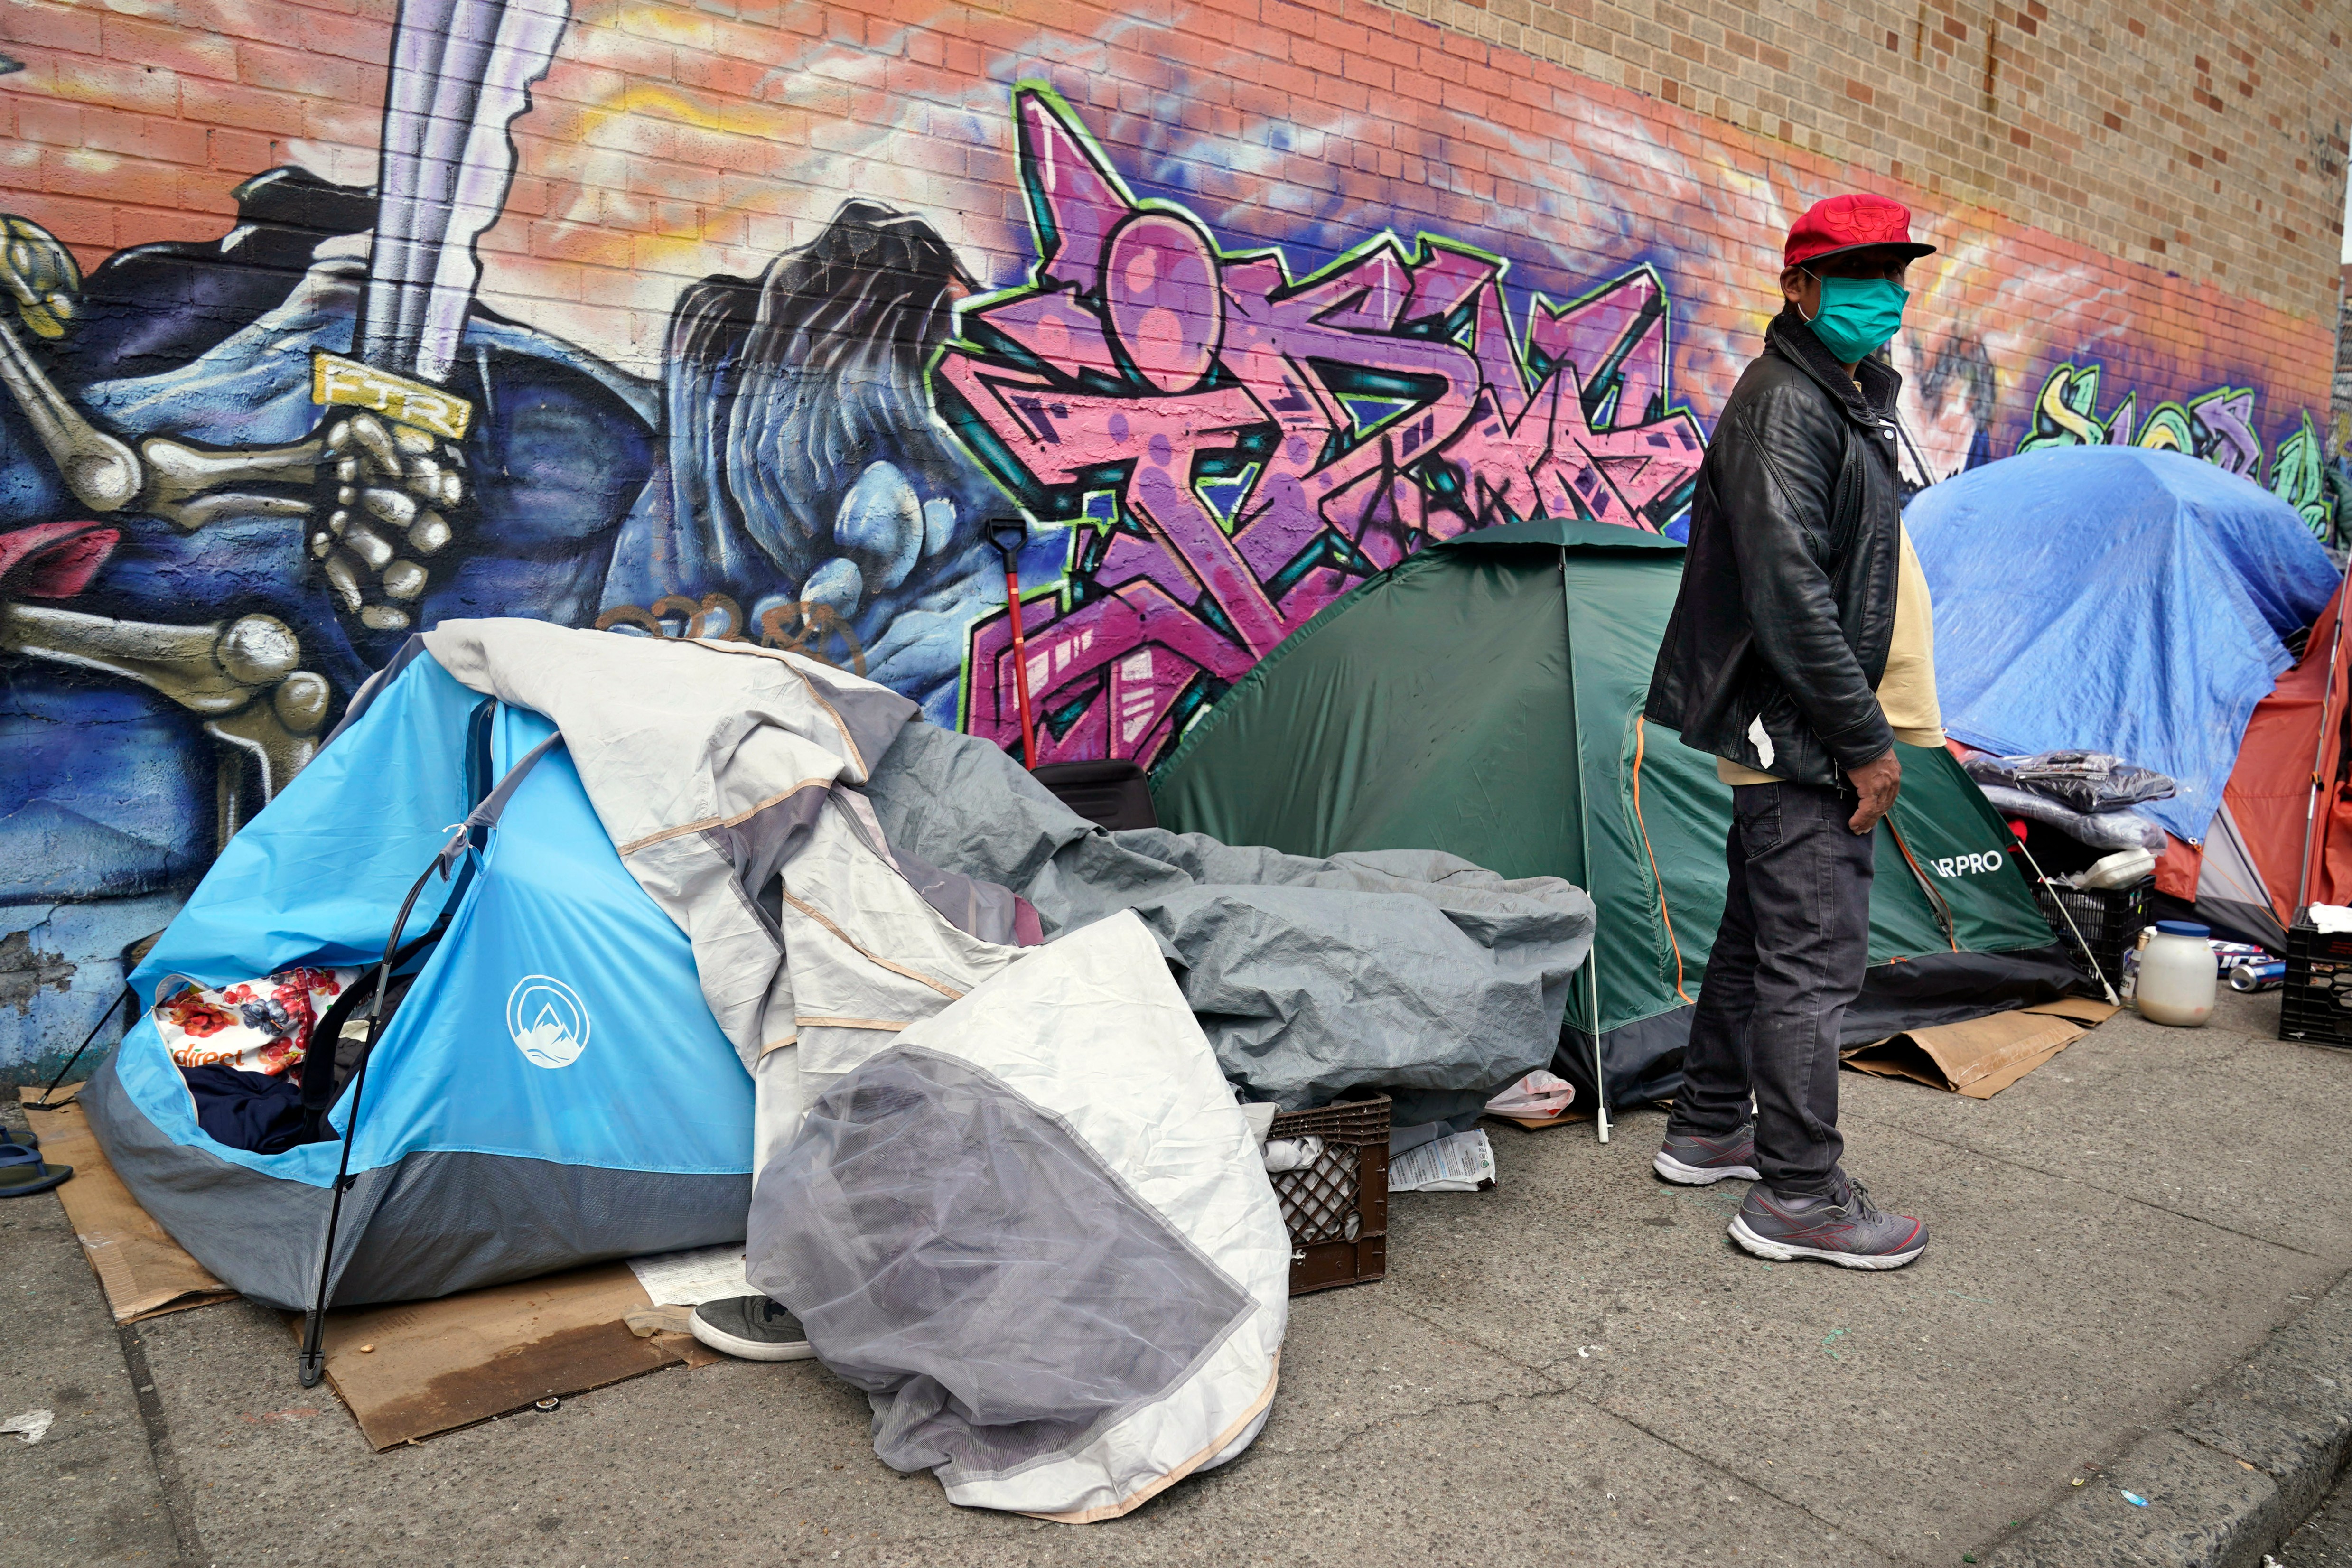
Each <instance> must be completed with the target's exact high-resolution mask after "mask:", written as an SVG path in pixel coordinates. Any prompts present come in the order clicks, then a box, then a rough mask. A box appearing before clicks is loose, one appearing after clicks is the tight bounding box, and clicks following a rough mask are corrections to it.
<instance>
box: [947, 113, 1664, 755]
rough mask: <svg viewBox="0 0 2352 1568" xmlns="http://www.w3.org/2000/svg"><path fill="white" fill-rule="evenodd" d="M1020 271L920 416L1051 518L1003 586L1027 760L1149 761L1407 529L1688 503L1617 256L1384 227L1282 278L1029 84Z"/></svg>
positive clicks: (1652, 280) (1008, 716) (1643, 283)
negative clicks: (1516, 279)
mask: <svg viewBox="0 0 2352 1568" xmlns="http://www.w3.org/2000/svg"><path fill="white" fill-rule="evenodd" d="M1014 115H1015V118H1016V121H1017V129H1018V137H1019V153H1020V169H1021V176H1022V183H1023V184H1024V188H1025V190H1026V193H1027V196H1028V201H1029V207H1030V213H1031V221H1032V224H1033V226H1034V235H1035V246H1036V262H1035V265H1034V268H1033V269H1032V274H1031V281H1030V282H1029V283H1028V284H1027V285H1025V286H1024V287H1021V288H1018V289H1012V290H1009V291H1007V292H1004V293H1001V294H997V295H994V296H991V297H989V298H987V299H984V300H976V301H974V302H972V303H971V304H970V305H968V306H967V307H966V308H965V310H963V312H962V314H961V335H960V337H959V340H958V341H957V342H955V343H953V344H951V345H950V347H949V348H948V349H947V351H946V352H945V353H943V354H942V355H941V356H940V359H939V361H938V363H937V364H936V366H935V367H934V369H933V371H932V387H933V392H934V395H935V396H936V397H937V399H938V403H939V406H940V413H941V415H942V416H944V417H945V418H946V419H947V420H948V422H949V423H950V425H951V426H953V427H954V428H955V429H956V431H957V433H958V434H959V435H960V436H961V437H962V438H963V440H964V443H965V444H966V445H967V446H968V447H971V450H972V452H973V453H974V455H975V456H977V457H978V458H980V459H981V460H982V462H983V463H985V464H986V465H987V466H988V467H989V468H990V469H991V470H992V472H993V473H994V474H995V476H996V477H997V479H999V481H1000V482H1002V483H1003V485H1004V486H1005V487H1006V489H1009V490H1010V491H1011V492H1012V493H1013V496H1014V497H1015V498H1017V499H1018V500H1019V501H1020V503H1021V504H1022V505H1023V506H1024V508H1025V509H1027V510H1029V511H1030V512H1031V513H1032V514H1033V515H1034V516H1036V517H1039V518H1042V519H1049V520H1054V521H1066V522H1068V523H1071V524H1073V525H1075V526H1074V527H1073V529H1072V544H1071V552H1070V559H1069V565H1068V571H1067V574H1066V580H1065V582H1064V584H1063V585H1062V586H1061V587H1060V588H1059V589H1058V590H1056V591H1055V592H1054V593H1053V594H1052V595H1041V596H1040V597H1039V599H1038V601H1037V603H1035V604H1034V605H1031V604H1029V603H1028V601H1027V600H1026V598H1025V597H1024V618H1025V621H1026V624H1027V626H1028V627H1029V628H1030V629H1029V630H1028V635H1027V639H1026V640H1027V645H1028V652H1029V667H1030V685H1031V688H1032V690H1033V692H1034V695H1035V698H1036V701H1037V708H1038V712H1039V714H1040V715H1041V720H1042V723H1043V729H1042V730H1041V732H1040V734H1039V737H1038V744H1039V751H1040V753H1041V755H1040V760H1041V761H1048V760H1053V759H1055V758H1094V757H1105V756H1108V757H1126V758H1134V759H1137V760H1139V761H1141V762H1143V763H1150V762H1151V761H1153V760H1154V759H1156V758H1157V757H1159V756H1160V754H1161V753H1162V752H1164V751H1165V750H1166V749H1167V748H1168V747H1169V745H1170V744H1171V742H1173V741H1174V739H1175V738H1176V736H1177V735H1178V734H1179V733H1180V732H1181V731H1182V729H1183V727H1184V725H1185V723H1186V722H1187V721H1189V720H1190V719H1191V718H1192V715H1194V714H1195V713H1197V712H1198V711H1200V710H1202V708H1204V707H1205V706H1206V705H1207V704H1208V703H1210V702H1213V700H1215V699H1216V697H1217V696H1218V694H1219V693H1221V692H1222V691H1223V690H1224V689H1226V688H1227V687H1229V686H1230V685H1231V684H1232V683H1233V682H1234V680H1235V679H1239V678H1240V676H1241V675H1242V674H1243V673H1244V671H1246V670H1247V669H1248V668H1250V666H1252V665H1253V664H1255V663H1256V662H1257V660H1258V659H1259V658H1263V657H1265V654H1267V653H1268V652H1270V651H1272V649H1273V648H1274V647H1275V645H1276V643H1278V642H1280V641H1281V640H1282V638H1283V637H1285V636H1286V635H1288V634H1289V633H1290V632H1292V631H1294V630H1296V629H1297V627H1298V626H1302V625H1304V624H1305V623H1306V621H1307V619H1308V618H1309V617H1310V616H1313V615H1314V614H1315V612H1316V611H1318V610H1319V609H1321V608H1322V607H1323V606H1324V605H1328V604H1329V603H1330V602H1331V601H1332V600H1333V599H1335V598H1337V597H1339V595H1341V594H1343V593H1345V592H1347V591H1348V590H1349V588H1350V587H1351V586H1353V585H1354V584H1356V583H1358V582H1360V581H1361V580H1362V579H1363V578H1365V577H1368V576H1370V574H1373V573H1375V572H1379V571H1381V570H1383V569H1385V568H1387V567H1389V566H1392V565H1394V564H1395V563H1397V562H1399V561H1401V560H1402V559H1403V558H1404V557H1405V556H1406V555H1408V554H1410V553H1412V552H1413V551H1415V550H1417V549H1419V548H1421V547H1422V546H1423V545H1424V544H1426V543H1429V542H1433V541H1437V540H1443V539H1449V538H1452V537H1454V535H1456V534H1459V533H1462V532H1464V531H1466V530H1469V529H1473V528H1481V527H1486V526H1488V525H1491V524H1495V523H1500V522H1506V521H1512V520H1514V519H1524V518H1530V517H1537V516H1549V517H1574V518H1585V519H1591V520H1593V521H1601V522H1608V523H1616V524H1621V525H1622V526H1625V527H1629V528H1641V529H1647V530H1651V531H1658V530H1662V529H1666V528H1669V527H1671V526H1672V525H1674V524H1675V522H1676V521H1677V520H1678V519H1679V517H1680V515H1681V514H1682V512H1683V511H1684V510H1685V508H1686V507H1687V505H1688V498H1689V493H1690V489H1691V485H1692V482H1693V479H1694V476H1695V475H1696V472H1697V470H1698V466H1699V461H1700V458H1701V457H1702V456H1703V439H1702V437H1701V435H1700V432H1699V427H1698V422H1697V420H1696V418H1694V417H1693V416H1691V415H1690V414H1689V413H1688V412H1686V411H1684V410H1681V409H1677V408H1675V407H1674V406H1673V405H1672V403H1671V400H1670V397H1669V394H1668V389H1667V381H1666V376H1667V320H1668V302H1667V299H1666V295H1665V291H1664V287H1663V285H1662V283H1661V281H1660V279H1659V277H1658V275H1657V273H1656V272H1655V271H1654V269H1652V268H1648V267H1640V268H1634V269H1633V270H1632V271H1630V272H1627V273H1625V274H1624V275H1623V276H1622V277H1619V278H1617V279H1613V280H1612V281H1611V282H1609V283H1607V284H1604V285H1603V286H1602V287H1601V288H1600V289H1596V290H1594V291H1593V292H1592V293H1591V294H1589V295H1587V296H1585V297H1584V298H1583V299H1581V300H1576V301H1574V302H1572V303H1570V304H1566V305H1555V304H1553V303H1551V302H1550V301H1549V300H1544V299H1543V298H1541V297H1540V296H1538V297H1537V298H1536V299H1535V300H1534V302H1533V305H1532V308H1531V310H1530V311H1529V316H1528V326H1527V330H1526V332H1525V334H1524V336H1522V335H1520V334H1518V333H1517V332H1516V331H1514V328H1513V322H1512V317H1511V310H1510V306H1509V303H1508V301H1507V300H1506V299H1505V296H1504V292H1503V279H1504V274H1505V268H1506V266H1507V264H1506V263H1505V262H1504V261H1502V260H1500V259H1498V258H1495V257H1491V256H1487V255H1485V254H1483V253H1481V252H1479V251H1476V250H1475V249H1472V248H1471V247H1468V246H1465V245H1461V244H1458V243H1455V242H1453V241H1449V240H1444V239H1437V238H1433V237H1427V236H1423V237H1420V238H1418V239H1417V240H1416V241H1415V242H1413V243H1412V245H1410V246H1408V245H1407V244H1406V243H1404V242H1403V241H1402V240H1400V239H1399V238H1397V237H1395V236H1393V235H1385V234H1384V235H1381V236H1380V237H1377V238H1375V239H1372V240H1370V242H1368V243H1366V244H1364V245H1362V246H1360V247H1357V248H1356V249H1354V250H1353V251H1350V252H1349V254H1347V255H1346V256H1343V257H1341V258H1339V260H1337V261H1335V262H1333V263H1332V264H1331V265H1330V266H1328V267H1327V268H1323V269H1321V270H1320V271H1318V272H1316V273H1314V274H1313V275H1311V276H1309V277H1307V278H1305V279H1294V278H1293V277H1292V276H1291V272H1290V268H1289V266H1288V264H1287V263H1286V260H1285V258H1284V257H1283V256H1282V255H1281V254H1280V253H1279V252H1277V251H1272V250H1265V251H1252V252H1244V253H1241V254H1227V253H1225V252H1224V251H1223V250H1222V249H1221V248H1220V247H1219V246H1218V245H1217V244H1216V242H1215V241H1214V240H1213V238H1212V237H1211V236H1210V235H1209V233H1208V231H1207V229H1206V227H1205V226H1203V225H1202V224H1201V223H1200V222H1199V221H1198V220H1197V219H1196V218H1194V217H1193V216H1192V215H1191V214H1189V213H1187V212H1184V211H1182V210H1181V209H1179V208H1176V207H1174V206H1171V205H1167V204H1164V203H1145V202H1139V201H1138V200H1137V199H1136V198H1135V197H1134V196H1133V195H1130V194H1129V190H1128V187H1127V186H1126V184H1124V183H1123V182H1122V181H1121V180H1120V178H1119V176H1118V173H1117V171H1116V170H1114V169H1113V168H1112V167H1111V165H1110V163H1109V161H1108V159H1107V158H1106V157H1105V156H1104V155H1103V153H1102V152H1101V151H1100V149H1099V148H1097V146H1096V145H1095V143H1094V142H1092V140H1091V139H1090V138H1089V137H1088V136H1087V133H1086V132H1085V130H1084V129H1083V128H1082V127H1081V126H1080V125H1079V124H1078V123H1077V121H1076V118H1075V116H1074V115H1073V114H1072V112H1071V111H1070V110H1069V109H1068V108H1067V106H1066V105H1065V104H1063V103H1062V102H1061V101H1060V100H1058V99H1056V98H1055V96H1054V95H1053V94H1052V93H1051V92H1050V91H1049V90H1047V89H1043V88H1040V87H1035V86H1024V87H1023V88H1021V89H1018V90H1017V91H1016V93H1015V95H1014ZM1011 644H1012V638H1011V632H1010V623H1009V617H1008V616H1006V615H1005V614H1004V613H1003V612H1001V611H1000V612H997V613H995V614H992V615H991V616H988V617H986V618H985V619H983V620H982V621H981V622H979V624H978V625H977V626H975V627H974V629H973V632H972V638H971V658H970V660H969V661H968V664H967V667H966V682H967V696H966V703H965V713H964V723H965V727H966V728H967V729H969V730H971V731H973V732H975V733H978V734H982V735H986V736H988V737H990V738H991V739H992V740H995V741H997V742H1000V743H1011V742H1013V740H1015V739H1016V738H1017V736H1018V733H1019V721H1018V718H1017V715H1016V713H1015V711H1014V707H1015V705H1014V699H1013V671H1012V668H1011V667H1010V664H1009V662H1008V661H1009V659H1010V658H1011Z"/></svg>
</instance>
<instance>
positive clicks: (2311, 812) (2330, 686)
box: [2294, 587, 2344, 919]
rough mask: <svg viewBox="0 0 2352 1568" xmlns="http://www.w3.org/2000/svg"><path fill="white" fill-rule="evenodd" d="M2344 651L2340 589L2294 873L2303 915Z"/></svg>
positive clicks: (2297, 903) (2297, 907)
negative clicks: (2299, 861)
mask: <svg viewBox="0 0 2352 1568" xmlns="http://www.w3.org/2000/svg"><path fill="white" fill-rule="evenodd" d="M2343 651H2344V590H2343V589H2342V588H2340V587H2339V588H2337V589H2336V631H2335V634H2334V635H2333V636H2332V637H2329V638H2328V643H2327V686H2326V689H2325V691H2324V692H2323V693H2322V694H2321V696H2320V699H2319V739H2318V741H2317V742H2315V743H2314V744H2313V746H2312V748H2311V790H2310V793H2309V794H2307V795H2305V796H2304V797H2303V864H2302V865H2301V866H2299V867H2298V868H2296V870H2295V873H2294V913H2295V916H2296V918H2297V919H2301V918H2302V915H2303V911H2304V909H2305V902H2304V900H2306V899H2308V898H2309V897H2310V896H2311V839H2312V830H2313V828H2314V827H2315V826H2316V825H2317V823H2318V820H2319V768H2320V764H2321V763H2324V762H2325V761H2326V758H2327V736H2328V731H2329V730H2330V729H2331V728H2332V726H2330V725H2329V723H2328V722H2327V710H2329V709H2331V708H2333V707H2334V706H2335V705H2336V656H2337V655H2339V654H2341V653H2342V652H2343Z"/></svg>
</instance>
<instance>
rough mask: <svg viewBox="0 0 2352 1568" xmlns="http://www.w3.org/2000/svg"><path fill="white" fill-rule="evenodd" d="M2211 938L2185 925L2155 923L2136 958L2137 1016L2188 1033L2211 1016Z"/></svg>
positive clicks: (2213, 974) (2206, 932)
mask: <svg viewBox="0 0 2352 1568" xmlns="http://www.w3.org/2000/svg"><path fill="white" fill-rule="evenodd" d="M2212 936H2213V933H2212V932H2211V931H2209V930H2208V929H2206V928H2205V927H2203V926H2201V925H2198V924H2196V923H2194V922H2193V921H2157V922H2156V934H2155V935H2154V936H2152V937H2150V938H2148V942H2147V948H2146V949H2145V950H2143V951H2142V952H2141V953H2140V955H2139V984H2138V986H2137V989H2136V990H2135V991H2134V993H2133V995H2132V1001H2133V1004H2134V1005H2136V1006H2137V1007H2138V1008H2139V1013H2140V1016H2141V1017H2143V1018H2147V1019H2148V1020H2150V1021H2151V1022H2154V1023H2158V1024H2170V1025H2173V1026H2176V1027H2179V1028H2185V1029H2194V1028H2198V1027H2200V1026H2203V1024H2204V1022H2205V1020H2206V1019H2208V1018H2210V1017H2211V1016H2213V994H2214V992H2215V991H2216V989H2217V988H2218V987H2217V984H2216V981H2217V976H2218V975H2219V973H2220V972H2219V971H2218V970H2217V969H2216V968H2215V967H2214V963H2213V942H2212Z"/></svg>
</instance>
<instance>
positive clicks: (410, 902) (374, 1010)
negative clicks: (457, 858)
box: [295, 746, 546, 1388]
mask: <svg viewBox="0 0 2352 1568" xmlns="http://www.w3.org/2000/svg"><path fill="white" fill-rule="evenodd" d="M540 749H541V751H542V752H543V751H545V750H546V747H545V746H541V748H540ZM534 760H536V758H535V756H534ZM479 809H480V808H479V807H476V810H479ZM471 826H473V819H472V817H470V816H469V817H467V820H466V821H464V822H462V823H459V824H458V825H457V833H456V835H455V836H454V837H451V838H450V840H449V842H448V843H447V844H445V845H443V846H442V847H441V853H440V854H438V855H436V856H435V857H434V858H433V864H432V865H430V866H427V867H426V868H425V875H423V876H422V877H419V878H417V879H416V884H415V886H414V887H412V888H410V889H408V897H407V898H406V899H404V900H402V901H401V905H400V913H399V914H398V915H397V916H396V917H394V920H393V922H392V935H391V936H389V937H387V938H386V939H384V944H383V962H382V963H379V964H377V965H376V971H375V1002H374V1004H373V1005H372V1006H371V1007H370V1008H369V1009H368V1029H367V1040H366V1042H365V1043H364V1044H362V1046H361V1047H360V1057H359V1065H358V1066H357V1067H356V1068H353V1069H352V1113H351V1115H350V1116H349V1117H347V1118H345V1120H344V1121H343V1152H342V1154H341V1157H339V1158H338V1159H337V1160H336V1162H335V1187H334V1196H333V1197H332V1198H331V1199H330V1200H329V1202H328V1204H327V1237H326V1240H325V1242H324V1243H323V1244H321V1246H320V1248H319V1288H318V1289H317V1290H316V1291H315V1292H314V1293H313V1294H312V1295H311V1298H310V1309H309V1310H307V1311H305V1312H304V1313H303V1314H302V1349H301V1352H300V1354H299V1356H298V1357H297V1358H296V1362H295V1367H296V1375H297V1376H298V1377H299V1379H300V1381H301V1384H302V1386H303V1387H305V1388H316V1387H318V1386H319V1380H320V1378H322V1377H324V1376H325V1375H326V1374H327V1351H326V1337H327V1295H328V1285H329V1283H330V1281H331V1279H333V1276H334V1268H335V1232H336V1231H337V1230H338V1229H340V1228H341V1225H342V1222H343V1194H345V1193H347V1192H349V1191H351V1189H352V1184H353V1183H355V1182H356V1181H357V1180H358V1179H359V1178H357V1177H356V1176H353V1175H352V1145H353V1144H354V1143H357V1142H359V1139H360V1097H361V1096H362V1094H364V1093H366V1092H367V1069H368V1060H369V1058H372V1057H373V1056H374V1055H375V1037H376V1031H377V1030H378V1029H380V1028H382V1027H383V1003H384V997H385V995H386V994H388V993H389V992H390V990H391V987H392V968H393V965H394V963H397V962H398V960H399V954H400V933H401V932H402V931H404V930H406V929H407V926H408V915H409V911H410V910H414V909H415V908H416V895H417V894H419V893H421V892H423V891H424V890H425V883H426V882H428V881H430V880H432V878H433V873H434V872H435V871H436V870H438V871H439V872H440V873H441V879H442V880H443V881H445V882H446V881H447V880H448V879H449V858H450V857H451V856H453V855H455V854H456V853H457V850H458V849H459V847H462V846H463V845H464V844H465V842H466V834H467V830H468V829H469V828H471ZM318 1045H319V1042H318V1041H317V1040H315V1039H314V1040H312V1041H311V1042H310V1047H311V1048H312V1049H316V1048H317V1047H318ZM327 1048H328V1049H329V1050H333V1049H334V1048H335V1042H333V1041H332V1040H330V1041H328V1042H327Z"/></svg>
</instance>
